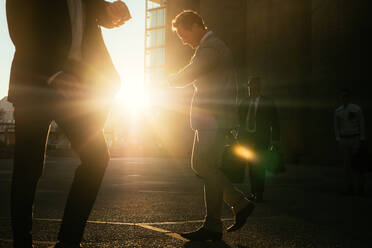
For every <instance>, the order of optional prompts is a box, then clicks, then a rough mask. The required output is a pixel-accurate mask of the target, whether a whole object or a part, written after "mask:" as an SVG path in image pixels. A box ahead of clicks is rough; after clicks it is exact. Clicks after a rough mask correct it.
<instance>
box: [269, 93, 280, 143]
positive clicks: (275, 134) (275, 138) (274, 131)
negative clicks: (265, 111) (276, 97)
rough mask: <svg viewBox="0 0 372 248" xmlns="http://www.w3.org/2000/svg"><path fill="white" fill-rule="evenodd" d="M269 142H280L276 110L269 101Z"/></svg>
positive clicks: (273, 104) (272, 102)
mask: <svg viewBox="0 0 372 248" xmlns="http://www.w3.org/2000/svg"><path fill="white" fill-rule="evenodd" d="M270 105H271V141H272V143H279V142H280V125H279V117H278V110H277V108H276V105H275V103H274V101H273V100H271V103H270Z"/></svg>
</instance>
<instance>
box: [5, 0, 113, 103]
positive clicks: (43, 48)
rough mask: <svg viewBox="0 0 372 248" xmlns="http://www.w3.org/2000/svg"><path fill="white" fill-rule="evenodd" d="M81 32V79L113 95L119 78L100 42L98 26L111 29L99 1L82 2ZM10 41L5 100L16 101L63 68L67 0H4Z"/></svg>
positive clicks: (68, 34) (68, 28)
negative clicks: (10, 52)
mask: <svg viewBox="0 0 372 248" xmlns="http://www.w3.org/2000/svg"><path fill="white" fill-rule="evenodd" d="M82 2H83V4H84V8H85V28H84V36H83V43H82V53H83V61H82V67H81V68H84V69H82V71H81V72H80V73H81V75H82V76H83V77H84V81H86V82H87V83H89V84H90V85H91V86H92V87H93V88H94V89H97V91H100V92H105V93H107V94H108V95H110V94H112V93H113V92H114V91H116V90H117V89H118V88H119V85H120V80H119V75H118V73H117V72H116V70H115V68H114V65H113V63H112V61H111V58H110V56H109V54H108V52H107V49H106V46H105V44H104V41H103V38H102V34H101V30H100V25H101V26H105V27H108V28H111V27H112V26H111V24H109V22H108V16H107V14H106V12H105V6H106V4H107V2H105V1H104V0H82ZM6 13H7V21H8V29H9V34H10V37H11V39H12V41H13V44H14V46H15V54H14V58H13V63H12V67H11V74H10V84H9V95H8V99H9V101H11V102H13V103H15V102H19V101H23V100H27V99H28V98H30V97H31V98H33V97H32V95H34V94H37V92H42V91H43V89H45V87H47V86H46V80H47V79H48V78H49V77H50V76H51V75H53V74H55V73H56V72H58V71H60V70H63V69H64V68H65V67H66V64H68V60H67V56H68V53H69V49H70V45H71V36H72V34H71V23H70V16H69V10H68V4H67V0H7V1H6Z"/></svg>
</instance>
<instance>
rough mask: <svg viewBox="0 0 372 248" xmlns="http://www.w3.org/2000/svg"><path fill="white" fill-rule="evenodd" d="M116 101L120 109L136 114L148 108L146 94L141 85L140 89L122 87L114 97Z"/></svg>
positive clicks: (130, 86)
mask: <svg viewBox="0 0 372 248" xmlns="http://www.w3.org/2000/svg"><path fill="white" fill-rule="evenodd" d="M116 101H117V104H118V105H119V107H120V108H122V109H124V110H128V111H130V112H136V113H137V112H139V111H144V110H146V109H147V107H148V106H149V100H148V93H147V91H146V89H145V88H144V86H143V84H142V85H141V87H134V86H133V85H128V86H127V87H125V86H123V89H122V90H121V91H120V92H119V94H118V95H117V97H116Z"/></svg>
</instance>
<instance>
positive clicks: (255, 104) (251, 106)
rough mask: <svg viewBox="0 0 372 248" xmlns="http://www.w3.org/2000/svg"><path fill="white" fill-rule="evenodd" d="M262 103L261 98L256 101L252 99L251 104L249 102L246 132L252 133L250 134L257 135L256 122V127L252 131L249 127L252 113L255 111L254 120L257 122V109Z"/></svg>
mask: <svg viewBox="0 0 372 248" xmlns="http://www.w3.org/2000/svg"><path fill="white" fill-rule="evenodd" d="M259 102H260V96H258V97H256V98H254V99H251V100H250V102H249V108H248V114H247V120H246V122H245V123H246V128H245V129H246V131H248V132H250V133H255V132H256V121H255V122H254V127H253V128H252V129H251V128H250V127H249V121H250V119H249V117H250V115H251V111H254V114H253V116H254V119H255V120H256V114H257V107H258V103H259Z"/></svg>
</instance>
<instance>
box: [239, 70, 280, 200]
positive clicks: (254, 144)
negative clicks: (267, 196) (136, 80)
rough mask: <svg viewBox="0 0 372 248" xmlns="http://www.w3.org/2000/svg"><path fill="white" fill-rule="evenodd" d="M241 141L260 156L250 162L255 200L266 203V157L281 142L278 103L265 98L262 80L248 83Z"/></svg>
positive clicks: (242, 106)
mask: <svg viewBox="0 0 372 248" xmlns="http://www.w3.org/2000/svg"><path fill="white" fill-rule="evenodd" d="M239 124H240V130H239V140H240V143H242V144H244V145H246V146H247V147H248V148H249V149H253V151H254V152H255V154H256V159H255V160H254V161H249V164H248V165H249V175H250V183H251V192H252V194H251V199H252V200H254V201H256V202H261V201H263V192H264V190H265V181H266V178H265V177H266V171H265V168H266V167H265V163H264V161H266V160H265V158H264V156H263V155H262V154H264V153H265V151H268V149H269V147H270V146H274V147H277V146H278V145H279V140H280V129H279V121H278V114H277V110H276V107H275V104H274V101H273V100H272V99H271V98H269V97H266V96H262V95H261V79H260V78H259V77H253V78H251V79H250V80H249V82H248V96H247V97H246V98H244V99H243V100H242V101H241V103H240V105H239Z"/></svg>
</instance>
